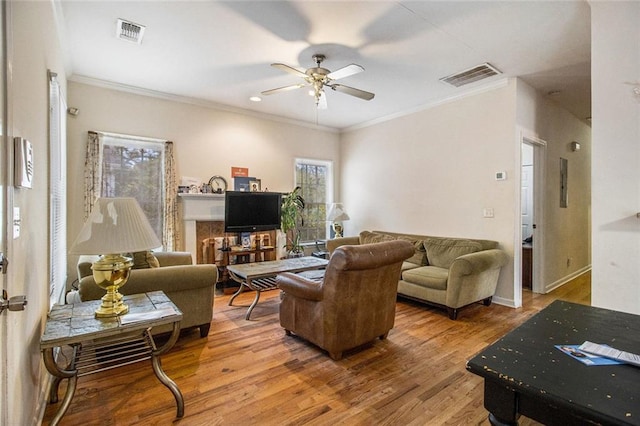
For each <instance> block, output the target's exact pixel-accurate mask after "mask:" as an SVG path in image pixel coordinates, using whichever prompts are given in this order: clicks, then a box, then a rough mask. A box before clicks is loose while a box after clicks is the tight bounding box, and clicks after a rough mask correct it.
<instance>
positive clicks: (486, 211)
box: [482, 207, 493, 217]
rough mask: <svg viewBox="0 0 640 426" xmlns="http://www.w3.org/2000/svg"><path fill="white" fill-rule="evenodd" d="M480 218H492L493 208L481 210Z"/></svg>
mask: <svg viewBox="0 0 640 426" xmlns="http://www.w3.org/2000/svg"><path fill="white" fill-rule="evenodd" d="M482 216H483V217H493V208H491V207H486V208H485V209H483V210H482Z"/></svg>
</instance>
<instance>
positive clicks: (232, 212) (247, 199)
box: [224, 191, 282, 232]
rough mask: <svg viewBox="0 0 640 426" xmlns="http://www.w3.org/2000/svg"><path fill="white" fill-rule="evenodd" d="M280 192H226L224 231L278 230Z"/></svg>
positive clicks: (280, 205) (280, 204) (280, 202)
mask: <svg viewBox="0 0 640 426" xmlns="http://www.w3.org/2000/svg"><path fill="white" fill-rule="evenodd" d="M281 207H282V194H281V193H280V192H241V191H227V192H226V193H225V197H224V231H225V232H257V231H270V230H273V229H279V228H280V210H281Z"/></svg>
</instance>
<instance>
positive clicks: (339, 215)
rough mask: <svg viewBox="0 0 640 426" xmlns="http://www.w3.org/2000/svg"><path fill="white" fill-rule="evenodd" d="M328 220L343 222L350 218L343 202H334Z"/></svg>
mask: <svg viewBox="0 0 640 426" xmlns="http://www.w3.org/2000/svg"><path fill="white" fill-rule="evenodd" d="M327 220H328V221H329V222H343V221H345V220H349V215H348V214H347V211H346V210H345V209H344V206H343V205H342V203H332V204H331V207H330V208H329V213H328V214H327Z"/></svg>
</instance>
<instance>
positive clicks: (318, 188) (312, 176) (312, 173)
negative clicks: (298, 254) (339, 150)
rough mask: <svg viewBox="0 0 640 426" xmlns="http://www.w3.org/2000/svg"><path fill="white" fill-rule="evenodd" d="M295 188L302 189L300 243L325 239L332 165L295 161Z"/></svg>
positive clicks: (321, 162) (327, 162)
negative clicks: (302, 211) (302, 220)
mask: <svg viewBox="0 0 640 426" xmlns="http://www.w3.org/2000/svg"><path fill="white" fill-rule="evenodd" d="M295 169H296V176H295V186H299V187H301V188H302V190H301V195H302V198H304V202H305V207H304V214H303V217H304V225H303V226H302V227H301V229H300V241H302V242H314V241H317V240H325V239H326V238H327V227H328V225H327V203H330V202H331V201H332V196H331V195H332V194H333V164H332V163H331V162H330V161H320V160H309V159H300V158H299V159H296V165H295Z"/></svg>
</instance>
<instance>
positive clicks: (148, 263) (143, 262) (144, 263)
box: [131, 250, 160, 269]
mask: <svg viewBox="0 0 640 426" xmlns="http://www.w3.org/2000/svg"><path fill="white" fill-rule="evenodd" d="M131 257H133V266H132V267H131V269H148V268H159V267H160V262H158V259H157V258H156V257H155V256H154V255H153V253H152V252H150V251H148V250H147V251H137V252H135V253H132V254H131Z"/></svg>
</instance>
